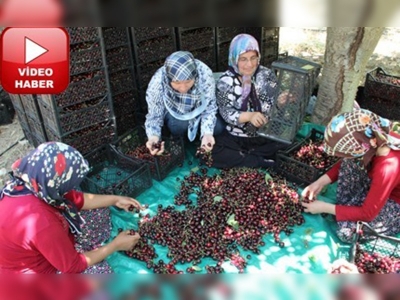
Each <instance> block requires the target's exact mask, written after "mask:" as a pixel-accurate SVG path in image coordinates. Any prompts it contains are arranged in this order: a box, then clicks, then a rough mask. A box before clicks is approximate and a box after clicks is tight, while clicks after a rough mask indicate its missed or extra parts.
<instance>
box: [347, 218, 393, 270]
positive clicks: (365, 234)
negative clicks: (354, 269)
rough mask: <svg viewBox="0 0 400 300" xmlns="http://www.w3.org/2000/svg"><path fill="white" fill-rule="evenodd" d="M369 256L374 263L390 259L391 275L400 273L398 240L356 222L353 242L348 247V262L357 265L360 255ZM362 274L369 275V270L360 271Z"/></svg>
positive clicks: (365, 224) (363, 223)
mask: <svg viewBox="0 0 400 300" xmlns="http://www.w3.org/2000/svg"><path fill="white" fill-rule="evenodd" d="M363 253H366V254H369V255H371V256H372V257H373V258H374V259H375V262H376V263H379V261H380V260H381V259H382V258H384V257H387V258H391V259H392V261H393V262H394V264H393V265H392V266H391V267H392V268H393V270H392V272H393V273H400V238H397V237H393V236H388V235H385V234H383V233H378V232H377V231H376V230H374V229H373V228H372V227H371V226H370V225H368V224H367V223H365V222H357V228H356V232H355V233H354V240H353V243H352V245H351V247H350V253H349V260H350V262H351V263H355V264H356V265H357V264H359V259H360V258H361V254H363ZM362 273H371V270H362Z"/></svg>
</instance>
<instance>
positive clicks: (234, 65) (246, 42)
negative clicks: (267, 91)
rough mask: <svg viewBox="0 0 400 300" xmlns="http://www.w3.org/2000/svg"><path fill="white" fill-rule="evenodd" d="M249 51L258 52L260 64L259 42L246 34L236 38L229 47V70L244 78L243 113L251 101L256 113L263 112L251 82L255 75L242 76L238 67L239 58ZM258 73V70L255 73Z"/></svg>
mask: <svg viewBox="0 0 400 300" xmlns="http://www.w3.org/2000/svg"><path fill="white" fill-rule="evenodd" d="M248 51H256V52H257V55H258V63H260V59H261V55H260V49H259V47H258V42H257V40H256V39H255V38H254V37H253V36H251V35H249V34H244V33H243V34H239V35H237V36H235V37H234V38H233V40H232V42H231V44H230V46H229V59H228V64H229V69H230V71H231V72H233V73H234V74H236V75H237V76H242V99H243V103H242V107H241V108H242V110H243V111H246V110H247V105H248V103H249V100H250V101H251V103H252V105H253V109H254V110H255V111H261V103H260V100H259V99H258V97H257V94H256V91H255V88H254V84H253V83H252V80H251V78H252V76H253V75H254V74H252V75H251V76H249V75H241V74H240V73H239V67H238V62H239V56H240V55H241V54H243V53H246V52H248ZM256 72H257V69H256V71H255V73H256Z"/></svg>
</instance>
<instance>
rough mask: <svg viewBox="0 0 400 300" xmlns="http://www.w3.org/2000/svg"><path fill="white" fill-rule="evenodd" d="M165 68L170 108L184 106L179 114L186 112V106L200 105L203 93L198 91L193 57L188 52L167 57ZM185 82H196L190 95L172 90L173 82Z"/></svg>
mask: <svg viewBox="0 0 400 300" xmlns="http://www.w3.org/2000/svg"><path fill="white" fill-rule="evenodd" d="M164 66H165V74H164V76H163V77H164V89H165V90H166V94H165V96H166V102H167V105H168V107H170V108H175V107H177V104H178V105H179V106H182V107H179V109H178V110H177V111H176V112H177V113H181V111H185V109H182V108H183V107H184V106H187V107H188V108H193V103H199V102H200V101H199V100H200V97H201V93H200V91H199V90H198V89H197V86H198V84H196V83H197V82H196V81H197V79H198V73H197V67H196V61H195V58H194V57H193V55H192V54H191V53H190V52H187V51H177V52H174V53H172V54H171V55H170V56H168V57H167V59H166V60H165V63H164ZM184 80H195V83H194V85H193V87H192V88H191V89H190V90H189V91H188V93H185V94H181V93H179V92H177V91H175V90H174V89H173V88H172V86H171V81H184Z"/></svg>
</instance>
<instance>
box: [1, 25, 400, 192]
mask: <svg viewBox="0 0 400 300" xmlns="http://www.w3.org/2000/svg"><path fill="white" fill-rule="evenodd" d="M325 40H326V28H325V27H321V28H316V27H309V28H296V27H281V28H280V36H279V53H282V52H285V51H288V53H289V55H293V56H297V57H301V58H305V59H308V60H311V61H314V62H317V63H319V64H321V65H322V66H323V61H324V52H325ZM399 45H400V28H398V27H387V28H386V29H385V31H384V33H383V35H382V37H381V39H380V41H379V43H378V45H377V47H376V48H375V51H374V53H373V55H372V56H371V58H370V60H369V63H368V65H367V71H368V70H372V69H374V68H376V67H382V68H383V69H384V70H385V71H386V72H387V73H388V74H391V75H395V76H400V65H399V64H398V63H397V62H398V61H399V59H400V50H399V48H400V47H399ZM361 85H362V83H361ZM0 145H1V146H0V187H2V186H3V185H4V183H5V182H6V180H7V179H8V175H7V172H9V171H10V170H11V164H12V163H13V162H14V161H15V160H16V159H18V158H20V157H22V156H24V155H25V154H27V153H28V152H29V151H30V150H32V149H33V147H32V146H31V145H29V143H28V141H27V140H26V139H24V134H23V132H22V129H21V127H20V125H19V122H18V119H17V118H16V117H15V118H14V121H13V122H12V123H11V124H7V125H2V126H0Z"/></svg>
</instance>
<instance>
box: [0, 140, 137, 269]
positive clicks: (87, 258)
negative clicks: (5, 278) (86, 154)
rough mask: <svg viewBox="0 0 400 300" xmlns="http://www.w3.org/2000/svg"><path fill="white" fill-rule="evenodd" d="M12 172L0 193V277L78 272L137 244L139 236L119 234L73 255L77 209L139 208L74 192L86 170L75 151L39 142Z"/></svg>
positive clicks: (78, 218)
mask: <svg viewBox="0 0 400 300" xmlns="http://www.w3.org/2000/svg"><path fill="white" fill-rule="evenodd" d="M12 169H13V175H12V180H10V181H9V182H8V183H7V184H6V186H5V187H4V188H3V189H1V190H0V274H16V273H17V274H18V273H30V274H38V273H41V274H51V273H57V272H61V273H81V272H83V271H85V270H86V269H87V268H88V267H92V266H93V267H94V269H95V267H96V266H97V264H98V263H100V262H101V261H103V260H104V259H105V258H106V257H107V256H109V255H111V254H112V253H114V252H115V251H124V250H131V249H132V248H133V247H134V246H135V245H136V243H137V242H138V240H139V238H140V237H139V235H137V234H136V235H130V234H129V231H124V232H121V233H120V234H119V235H118V236H117V237H116V238H115V239H114V240H112V241H111V242H110V243H108V244H107V245H104V246H101V247H98V248H97V249H94V250H91V251H86V252H83V253H79V252H78V251H77V250H75V247H74V243H75V237H74V236H77V235H80V234H81V233H82V230H81V227H82V224H83V223H84V220H82V218H81V216H80V215H79V211H80V210H90V209H96V208H101V207H108V206H111V205H115V206H116V207H118V208H121V209H124V210H126V211H129V208H130V207H131V206H133V207H136V208H137V209H141V205H140V204H139V202H137V201H136V200H135V199H132V198H129V197H123V196H116V195H94V194H88V193H82V192H79V191H77V190H76V188H78V187H79V185H80V183H81V182H82V181H83V179H84V177H85V176H86V174H87V173H88V171H89V165H88V163H87V161H86V160H85V159H84V158H83V156H82V155H81V154H80V153H79V152H78V151H77V150H76V149H74V148H72V147H70V146H68V145H66V144H63V143H59V142H49V143H44V144H41V145H39V146H38V147H37V148H36V149H34V150H32V151H31V152H30V153H28V154H27V155H26V156H25V157H23V158H21V159H18V160H17V161H16V162H15V163H14V164H13V165H12ZM94 271H95V270H94Z"/></svg>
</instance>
